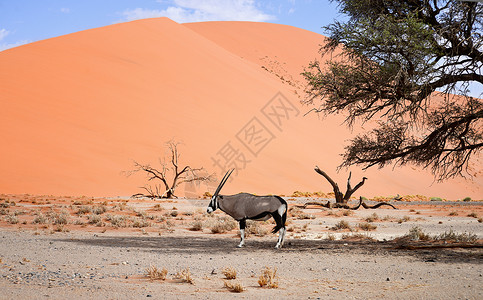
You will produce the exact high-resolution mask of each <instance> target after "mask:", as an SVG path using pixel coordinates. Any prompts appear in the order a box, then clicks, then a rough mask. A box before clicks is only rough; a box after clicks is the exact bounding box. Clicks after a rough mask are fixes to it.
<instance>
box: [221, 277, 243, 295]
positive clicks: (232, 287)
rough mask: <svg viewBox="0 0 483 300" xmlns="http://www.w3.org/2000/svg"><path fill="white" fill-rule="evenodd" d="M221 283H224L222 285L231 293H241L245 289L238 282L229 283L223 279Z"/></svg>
mask: <svg viewBox="0 0 483 300" xmlns="http://www.w3.org/2000/svg"><path fill="white" fill-rule="evenodd" d="M223 283H224V287H225V288H227V289H228V290H229V291H230V292H232V293H241V292H243V291H244V290H245V288H244V287H243V285H242V284H241V283H240V282H233V283H231V282H228V281H226V280H224V281H223Z"/></svg>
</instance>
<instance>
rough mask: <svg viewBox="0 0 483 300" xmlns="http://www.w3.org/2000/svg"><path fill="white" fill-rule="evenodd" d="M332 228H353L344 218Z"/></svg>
mask: <svg viewBox="0 0 483 300" xmlns="http://www.w3.org/2000/svg"><path fill="white" fill-rule="evenodd" d="M330 229H331V230H344V229H349V230H352V228H351V227H350V225H349V223H348V222H347V221H344V220H340V221H339V222H337V224H335V225H334V226H333V227H331V228H330Z"/></svg>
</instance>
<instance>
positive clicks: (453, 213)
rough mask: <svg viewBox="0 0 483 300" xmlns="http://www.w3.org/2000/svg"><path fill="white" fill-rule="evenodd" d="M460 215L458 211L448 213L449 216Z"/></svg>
mask: <svg viewBox="0 0 483 300" xmlns="http://www.w3.org/2000/svg"><path fill="white" fill-rule="evenodd" d="M457 215H458V212H456V211H452V212H450V213H449V214H448V216H457Z"/></svg>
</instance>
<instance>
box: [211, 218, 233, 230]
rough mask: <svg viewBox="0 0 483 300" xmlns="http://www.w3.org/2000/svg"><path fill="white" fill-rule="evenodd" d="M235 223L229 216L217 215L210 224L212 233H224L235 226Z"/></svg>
mask: <svg viewBox="0 0 483 300" xmlns="http://www.w3.org/2000/svg"><path fill="white" fill-rule="evenodd" d="M236 225H237V223H236V222H235V221H234V220H233V219H231V218H229V217H225V216H223V217H217V218H216V219H215V220H214V221H213V222H212V224H211V225H210V230H211V232H212V233H224V232H227V231H230V230H233V229H235V228H236Z"/></svg>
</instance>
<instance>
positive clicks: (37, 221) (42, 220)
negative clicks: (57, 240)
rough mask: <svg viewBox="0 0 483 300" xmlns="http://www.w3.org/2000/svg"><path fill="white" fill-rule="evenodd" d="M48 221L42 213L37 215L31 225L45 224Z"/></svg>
mask: <svg viewBox="0 0 483 300" xmlns="http://www.w3.org/2000/svg"><path fill="white" fill-rule="evenodd" d="M48 221H49V219H48V218H47V217H46V216H44V215H43V214H42V213H38V214H37V215H36V216H35V217H34V219H33V220H32V224H47V222H48Z"/></svg>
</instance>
